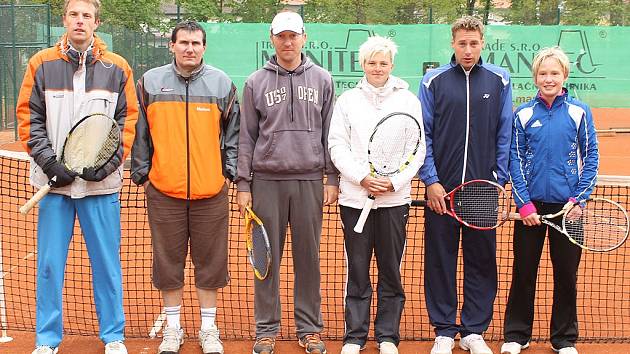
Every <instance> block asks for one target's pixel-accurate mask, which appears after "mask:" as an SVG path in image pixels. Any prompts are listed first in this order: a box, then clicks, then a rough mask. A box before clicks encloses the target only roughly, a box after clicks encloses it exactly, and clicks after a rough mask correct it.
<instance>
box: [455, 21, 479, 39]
mask: <svg viewBox="0 0 630 354" xmlns="http://www.w3.org/2000/svg"><path fill="white" fill-rule="evenodd" d="M459 30H464V31H477V32H479V34H480V35H481V39H483V22H481V20H479V19H478V18H476V17H473V16H463V17H462V18H460V19H458V20H457V21H455V22H453V25H452V26H451V36H452V37H453V39H455V33H457V31H459Z"/></svg>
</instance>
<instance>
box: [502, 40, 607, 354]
mask: <svg viewBox="0 0 630 354" xmlns="http://www.w3.org/2000/svg"><path fill="white" fill-rule="evenodd" d="M532 73H533V77H534V83H535V84H536V87H538V94H537V95H536V97H535V98H534V99H532V100H531V101H530V102H528V103H525V104H523V105H521V106H520V107H518V109H517V110H516V112H515V113H514V128H513V134H512V145H511V150H510V175H511V179H512V192H513V195H514V200H515V202H516V205H517V207H518V211H519V213H520V215H521V217H522V221H516V222H515V223H514V239H513V245H514V265H513V273H512V286H511V288H510V295H509V299H508V304H507V308H506V314H505V323H504V337H505V343H504V344H503V346H502V347H501V353H507V354H518V353H520V352H521V349H525V348H527V347H528V346H529V340H530V338H531V335H532V323H533V321H534V296H535V290H536V275H537V271H538V264H539V262H540V256H541V253H542V249H543V244H544V241H545V234H547V233H548V235H549V251H550V256H551V262H552V264H553V279H554V288H553V291H554V294H553V299H554V300H553V308H552V315H551V328H550V337H551V345H552V347H553V350H554V351H556V352H559V353H560V354H577V350H576V349H575V342H576V340H577V338H578V326H577V310H576V298H577V289H576V283H577V270H578V266H579V263H580V256H581V254H582V252H581V248H579V247H577V246H575V245H573V244H572V243H571V242H570V241H569V240H568V239H567V238H566V237H565V236H564V235H562V234H561V233H559V232H558V231H556V230H554V229H553V228H548V227H547V226H546V225H544V224H541V223H540V217H539V216H540V215H545V214H552V213H556V212H558V211H560V210H561V209H562V208H563V206H564V205H565V204H566V203H567V202H568V201H576V200H583V199H586V198H588V197H589V195H590V194H591V192H592V191H593V188H594V187H595V181H596V178H597V168H598V163H599V153H598V149H597V137H596V135H595V127H594V125H593V117H592V115H591V110H590V108H589V107H588V105H586V104H585V103H583V102H580V101H578V100H577V99H575V98H573V97H571V96H569V95H568V93H567V90H566V89H565V88H564V87H563V84H564V83H565V82H566V80H567V78H568V75H569V59H568V58H567V56H566V55H565V54H564V52H563V51H562V50H561V49H560V48H559V47H554V48H546V49H543V50H541V51H540V52H539V53H538V54H537V55H536V57H535V58H534V61H533V63H532Z"/></svg>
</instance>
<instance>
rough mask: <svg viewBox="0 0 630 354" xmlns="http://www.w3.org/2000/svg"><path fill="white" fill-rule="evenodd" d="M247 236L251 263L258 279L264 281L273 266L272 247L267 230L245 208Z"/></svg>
mask: <svg viewBox="0 0 630 354" xmlns="http://www.w3.org/2000/svg"><path fill="white" fill-rule="evenodd" d="M245 234H246V235H247V258H248V259H249V263H250V264H251V265H252V267H253V268H254V274H255V275H256V278H258V279H260V280H264V279H265V278H266V277H267V274H268V273H269V266H270V265H271V246H270V245H269V236H267V230H265V227H264V226H263V223H262V221H261V220H260V218H258V216H256V214H254V211H253V210H252V209H251V208H250V207H246V208H245Z"/></svg>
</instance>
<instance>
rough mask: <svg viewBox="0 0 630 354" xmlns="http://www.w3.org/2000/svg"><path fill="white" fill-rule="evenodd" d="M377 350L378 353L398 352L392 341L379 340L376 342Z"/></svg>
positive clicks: (393, 353) (394, 353) (390, 353)
mask: <svg viewBox="0 0 630 354" xmlns="http://www.w3.org/2000/svg"><path fill="white" fill-rule="evenodd" d="M378 352H379V353H380V354H398V348H397V347H396V344H394V343H392V342H380V343H379V344H378Z"/></svg>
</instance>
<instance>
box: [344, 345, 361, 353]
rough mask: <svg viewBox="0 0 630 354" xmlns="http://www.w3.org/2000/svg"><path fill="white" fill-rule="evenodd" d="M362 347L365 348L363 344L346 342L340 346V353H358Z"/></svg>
mask: <svg viewBox="0 0 630 354" xmlns="http://www.w3.org/2000/svg"><path fill="white" fill-rule="evenodd" d="M363 349H365V346H363V347H361V346H360V345H358V344H354V343H346V344H344V345H343V347H341V354H359V352H360V351H361V350H363Z"/></svg>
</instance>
